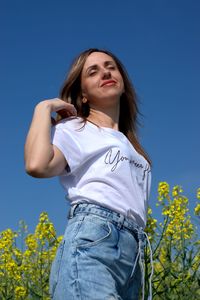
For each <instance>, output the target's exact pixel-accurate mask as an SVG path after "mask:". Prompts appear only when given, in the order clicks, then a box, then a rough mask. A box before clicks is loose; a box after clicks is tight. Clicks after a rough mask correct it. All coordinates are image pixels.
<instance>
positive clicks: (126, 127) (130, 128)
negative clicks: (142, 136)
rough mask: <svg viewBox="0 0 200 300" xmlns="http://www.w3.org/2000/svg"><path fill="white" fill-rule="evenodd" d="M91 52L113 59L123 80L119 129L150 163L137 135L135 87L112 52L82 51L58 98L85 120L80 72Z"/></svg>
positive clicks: (88, 108) (86, 107) (86, 111)
mask: <svg viewBox="0 0 200 300" xmlns="http://www.w3.org/2000/svg"><path fill="white" fill-rule="evenodd" d="M93 52H102V53H105V54H107V55H109V56H110V57H112V58H113V60H114V61H115V63H116V65H117V67H118V69H119V72H120V73H121V76H122V78H123V81H124V93H123V94H122V95H121V98H120V114H119V131H121V132H122V133H123V134H124V135H125V136H126V137H127V138H128V140H129V141H130V142H131V144H132V145H133V146H134V148H135V149H136V151H137V152H138V153H139V154H141V155H142V156H144V157H145V159H146V160H147V161H148V162H149V163H150V164H151V161H150V159H149V157H148V155H147V153H146V152H145V151H144V149H143V148H142V146H141V145H140V143H139V140H138V137H137V129H138V125H139V122H138V114H140V112H139V109H138V104H137V96H136V92H135V89H134V87H133V85H132V83H131V81H130V79H129V77H128V74H127V72H126V69H125V68H124V66H123V64H122V63H121V62H120V60H119V59H118V58H117V57H116V56H115V55H114V54H113V53H111V52H110V51H107V50H101V49H97V48H91V49H88V50H86V51H84V52H82V53H81V54H80V55H79V56H78V57H77V58H76V59H75V60H74V62H73V63H72V66H71V69H70V71H69V73H68V76H67V78H66V80H65V81H64V84H63V86H62V88H61V91H60V98H61V99H62V100H64V101H66V102H68V103H71V104H73V105H74V106H75V108H76V110H77V115H78V116H79V117H81V118H82V119H83V121H84V122H86V120H87V117H88V116H89V113H90V107H89V104H88V102H87V103H83V102H82V98H83V97H82V90H81V73H82V70H83V66H84V64H85V62H86V59H87V58H88V56H89V55H90V54H91V53H93Z"/></svg>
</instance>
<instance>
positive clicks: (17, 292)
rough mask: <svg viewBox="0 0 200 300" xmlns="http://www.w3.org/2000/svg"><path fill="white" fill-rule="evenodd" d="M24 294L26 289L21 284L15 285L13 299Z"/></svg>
mask: <svg viewBox="0 0 200 300" xmlns="http://www.w3.org/2000/svg"><path fill="white" fill-rule="evenodd" d="M25 296H26V289H25V288H24V287H23V286H17V287H16V288H15V297H16V298H15V299H16V300H17V299H21V298H22V297H25Z"/></svg>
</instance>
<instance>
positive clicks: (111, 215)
mask: <svg viewBox="0 0 200 300" xmlns="http://www.w3.org/2000/svg"><path fill="white" fill-rule="evenodd" d="M80 213H85V214H94V215H98V216H100V217H104V218H106V219H107V220H108V221H109V222H111V223H113V224H115V225H116V226H117V227H118V228H119V229H121V228H125V229H128V230H129V231H132V232H133V233H136V235H137V236H138V235H139V236H138V239H141V240H143V241H144V240H145V239H146V236H145V234H144V231H143V228H142V227H140V226H139V225H138V224H137V223H136V222H135V221H134V220H132V219H130V218H128V217H126V216H124V215H123V214H121V213H118V212H115V211H112V210H111V209H109V208H107V207H103V206H100V205H96V204H91V203H79V204H74V205H72V206H71V208H70V210H69V215H68V218H69V219H71V218H73V216H75V215H77V214H80Z"/></svg>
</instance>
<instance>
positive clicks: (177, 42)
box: [0, 0, 200, 234]
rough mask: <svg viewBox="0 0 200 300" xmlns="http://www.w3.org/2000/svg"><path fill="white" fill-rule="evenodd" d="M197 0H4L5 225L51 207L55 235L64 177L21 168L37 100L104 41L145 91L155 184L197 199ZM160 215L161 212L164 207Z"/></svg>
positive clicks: (1, 156) (1, 127)
mask: <svg viewBox="0 0 200 300" xmlns="http://www.w3.org/2000/svg"><path fill="white" fill-rule="evenodd" d="M199 15H200V2H199V1H198V0H192V1H189V0H188V1H183V0H182V1H181V0H174V1H167V0H165V1H164V0H156V1H154V0H152V1H149V0H146V1H145V0H140V1H139V0H138V1H135V0H123V1H122V0H115V1H114V0H110V1H108V0H102V1H95V0H93V1H92V0H85V1H77V0H73V1H67V0H65V1H64V0H60V1H59V0H58V1H52V0H48V1H45V0H44V1H38V0H35V1H25V0H21V1H20V0H19V1H9V0H8V1H2V2H1V9H0V40H1V50H0V51H1V55H0V65H1V72H0V77H1V78H0V82H1V90H0V95H1V118H0V134H1V147H0V152H1V153H0V161H1V172H0V182H1V210H0V216H1V217H0V231H1V230H4V229H6V228H8V227H11V228H12V229H17V227H18V222H19V220H21V219H23V220H25V221H26V223H27V224H28V226H29V230H30V231H32V230H33V228H34V227H35V225H36V224H37V221H38V217H39V214H40V213H41V212H42V211H47V212H48V214H49V216H50V218H51V220H52V221H53V223H54V224H55V227H56V229H57V231H58V233H59V234H62V233H63V231H64V228H65V224H66V211H67V203H66V200H65V198H64V191H63V190H62V187H61V186H60V185H59V182H58V179H57V178H53V179H35V178H31V177H30V176H28V175H27V174H26V173H25V171H24V159H23V148H24V142H25V137H26V134H27V131H28V128H29V125H30V121H31V118H32V113H33V109H34V106H35V105H36V104H37V103H38V102H39V101H41V100H43V99H48V98H54V97H57V96H58V93H59V89H60V86H61V85H62V82H63V80H64V78H65V74H66V72H67V70H68V68H69V65H70V63H71V61H72V60H73V58H74V57H75V56H76V55H77V54H79V52H81V51H82V50H85V49H86V48H90V47H100V48H106V49H108V50H111V51H112V52H114V53H115V54H116V55H117V56H118V57H119V58H120V59H121V61H122V62H123V63H124V65H125V67H126V69H127V70H128V73H129V75H130V78H131V80H132V81H133V84H134V85H135V88H136V91H137V93H138V96H139V99H140V110H141V112H142V113H143V115H144V117H143V118H142V120H141V121H142V123H143V127H142V128H141V129H140V136H141V141H142V143H143V145H144V147H145V148H146V150H147V151H148V153H149V155H150V157H151V159H152V161H153V169H152V175H153V181H152V192H151V199H150V205H151V206H152V207H154V206H155V202H156V198H157V193H156V190H157V185H158V182H159V181H167V182H168V183H169V184H170V185H171V186H173V185H176V184H179V185H182V187H183V189H184V191H185V194H186V195H187V196H188V197H189V198H190V205H191V207H194V204H195V201H196V199H195V191H196V189H197V188H198V187H200V159H199V153H200V138H199V131H200V122H199V114H200V113H199V112H200V59H199V53H200V18H199ZM154 216H155V217H157V218H158V219H159V218H160V212H159V210H156V209H155V210H154Z"/></svg>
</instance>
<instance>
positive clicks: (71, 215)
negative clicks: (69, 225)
mask: <svg viewBox="0 0 200 300" xmlns="http://www.w3.org/2000/svg"><path fill="white" fill-rule="evenodd" d="M77 206H78V204H74V205H72V206H71V207H70V209H69V214H68V219H72V218H73V216H74V211H75V209H76V208H77Z"/></svg>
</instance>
